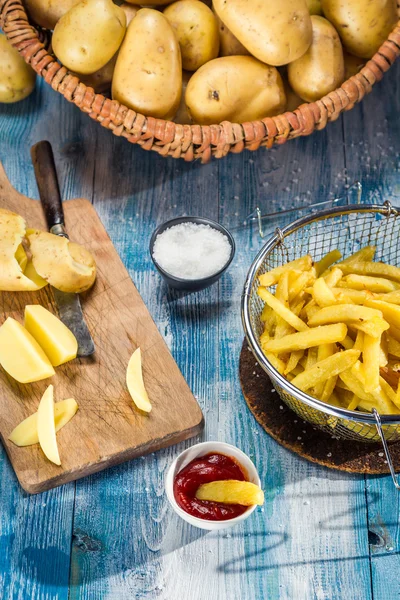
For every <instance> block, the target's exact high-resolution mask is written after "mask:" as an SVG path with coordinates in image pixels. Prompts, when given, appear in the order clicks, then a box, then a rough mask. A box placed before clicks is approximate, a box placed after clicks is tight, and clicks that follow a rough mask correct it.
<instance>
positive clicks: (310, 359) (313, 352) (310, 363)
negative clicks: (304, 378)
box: [304, 348, 318, 371]
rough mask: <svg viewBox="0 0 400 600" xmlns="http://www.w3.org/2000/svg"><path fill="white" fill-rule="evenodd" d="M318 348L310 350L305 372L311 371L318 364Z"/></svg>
mask: <svg viewBox="0 0 400 600" xmlns="http://www.w3.org/2000/svg"><path fill="white" fill-rule="evenodd" d="M317 353H318V349H317V348H309V350H308V352H307V356H306V364H305V367H304V370H305V371H309V370H310V369H311V367H313V366H314V365H315V364H316V363H317V355H318V354H317Z"/></svg>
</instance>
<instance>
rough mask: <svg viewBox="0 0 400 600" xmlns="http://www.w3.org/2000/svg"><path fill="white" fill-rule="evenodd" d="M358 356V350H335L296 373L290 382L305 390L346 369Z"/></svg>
mask: <svg viewBox="0 0 400 600" xmlns="http://www.w3.org/2000/svg"><path fill="white" fill-rule="evenodd" d="M359 356H360V352H359V350H345V351H344V352H337V353H336V354H333V355H332V356H330V357H329V358H326V359H325V360H322V361H320V362H317V363H316V364H315V365H314V366H313V367H311V369H309V370H306V371H304V373H301V374H300V375H297V377H295V378H294V379H293V380H292V384H293V385H294V386H296V387H297V388H299V389H301V390H303V392H305V391H306V390H309V389H310V388H312V387H315V386H316V385H318V384H319V383H321V382H324V381H326V380H327V379H329V377H334V376H335V375H339V374H340V373H342V372H343V371H346V370H347V369H349V368H350V367H352V365H354V363H355V362H356V361H357V360H358V358H359Z"/></svg>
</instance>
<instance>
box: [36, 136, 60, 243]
mask: <svg viewBox="0 0 400 600" xmlns="http://www.w3.org/2000/svg"><path fill="white" fill-rule="evenodd" d="M31 157H32V163H33V168H34V171H35V177H36V183H37V186H38V189H39V195H40V200H41V203H42V206H43V211H44V215H45V217H46V221H47V227H48V229H49V231H50V232H51V233H54V234H56V235H62V236H64V237H68V236H67V234H66V231H65V229H64V211H63V207H62V202H61V194H60V188H59V185H58V178H57V171H56V165H55V163H54V155H53V150H52V148H51V144H50V142H48V141H45V140H44V141H41V142H38V143H37V144H35V145H34V146H32V148H31Z"/></svg>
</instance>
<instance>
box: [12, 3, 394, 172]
mask: <svg viewBox="0 0 400 600" xmlns="http://www.w3.org/2000/svg"><path fill="white" fill-rule="evenodd" d="M0 27H1V28H2V29H3V31H4V33H5V34H6V36H7V37H8V39H9V41H10V42H11V43H12V44H13V46H15V47H16V48H17V50H18V51H19V52H20V53H21V54H22V56H23V57H24V59H25V60H26V62H28V63H29V64H31V66H32V67H33V68H34V70H35V71H36V72H37V73H38V74H39V75H41V76H42V77H43V78H44V80H45V81H46V82H47V83H48V84H49V85H51V87H52V88H53V89H54V90H56V91H57V92H59V93H60V94H62V95H63V96H64V97H65V98H66V99H67V100H69V101H70V102H73V103H74V104H76V105H77V106H78V107H79V108H80V109H81V110H82V111H83V112H86V113H88V114H89V116H90V117H91V118H92V119H94V120H95V121H98V122H99V123H101V125H103V127H106V128H108V129H111V131H112V132H113V133H114V134H115V135H118V136H123V137H125V138H126V139H127V140H128V141H129V142H132V143H133V144H139V145H140V146H142V148H144V149H145V150H155V151H156V152H158V153H159V154H161V155H163V156H173V157H174V158H184V159H185V160H186V161H192V160H196V159H201V161H202V162H204V163H205V162H208V161H209V160H210V159H211V157H212V156H215V157H216V158H222V157H223V156H225V155H226V154H228V153H229V152H234V153H236V154H237V153H239V152H242V150H244V149H245V148H246V149H248V150H257V149H258V148H259V147H260V146H267V147H268V148H269V147H271V146H273V144H283V143H284V142H286V140H288V139H292V138H296V137H299V136H303V135H309V134H310V133H312V132H313V131H314V130H315V129H323V128H324V127H325V126H326V124H327V123H328V121H335V120H336V119H337V118H338V116H339V115H340V113H341V112H343V111H345V110H351V109H352V108H353V106H354V104H356V103H357V102H360V101H361V100H362V99H363V97H364V96H365V95H366V94H368V93H369V92H370V91H371V89H372V86H373V85H374V84H375V83H376V82H377V81H380V80H381V79H382V77H383V74H384V73H385V72H386V71H388V69H389V68H390V67H391V65H392V64H393V63H394V61H395V60H396V58H397V57H398V56H399V55H400V21H399V23H398V24H397V26H396V27H395V29H394V30H393V32H392V33H391V35H390V36H389V38H388V40H387V41H386V42H384V44H383V45H382V46H381V48H380V49H379V51H378V52H377V53H376V54H375V56H374V57H373V58H372V59H371V60H369V61H368V62H367V64H366V65H365V66H364V68H363V69H361V71H360V72H359V73H358V74H357V75H355V76H354V77H351V78H350V79H348V80H347V81H345V82H344V83H343V85H342V86H341V87H340V88H338V89H337V90H335V91H334V92H331V93H330V94H328V95H327V96H325V97H324V98H322V99H321V100H318V101H317V102H312V103H310V104H303V105H301V106H300V107H299V108H298V109H296V110H295V111H294V112H286V113H284V114H282V115H278V116H276V117H268V118H265V119H262V120H260V121H252V122H249V123H241V124H239V123H230V122H228V121H224V122H223V123H221V124H219V125H210V126H208V125H178V124H176V123H172V122H171V121H165V120H163V119H155V118H153V117H145V116H144V115H141V114H139V113H136V112H135V111H133V110H131V109H129V108H127V107H126V106H124V105H123V104H120V103H119V102H117V101H115V100H110V99H109V98H106V97H105V96H103V95H102V94H96V93H95V92H94V90H93V89H92V88H91V87H87V86H86V85H84V84H83V83H81V82H80V81H79V79H78V78H77V77H76V76H74V75H72V74H71V73H70V72H69V71H68V70H67V69H66V68H65V67H63V66H61V65H60V64H59V63H58V62H57V60H56V59H55V58H54V56H52V55H51V54H49V52H48V51H47V49H46V44H45V40H43V32H41V31H40V29H39V28H35V27H34V26H33V25H31V24H30V23H29V21H28V17H27V14H26V11H25V8H24V5H23V0H0Z"/></svg>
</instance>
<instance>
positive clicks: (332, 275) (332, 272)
mask: <svg viewBox="0 0 400 600" xmlns="http://www.w3.org/2000/svg"><path fill="white" fill-rule="evenodd" d="M321 277H323V278H324V279H325V281H326V284H327V285H329V287H331V288H332V287H335V286H336V285H338V283H339V281H340V280H341V279H342V277H343V271H342V270H341V269H339V267H333V269H329V271H327V272H326V274H325V273H322V275H321Z"/></svg>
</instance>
